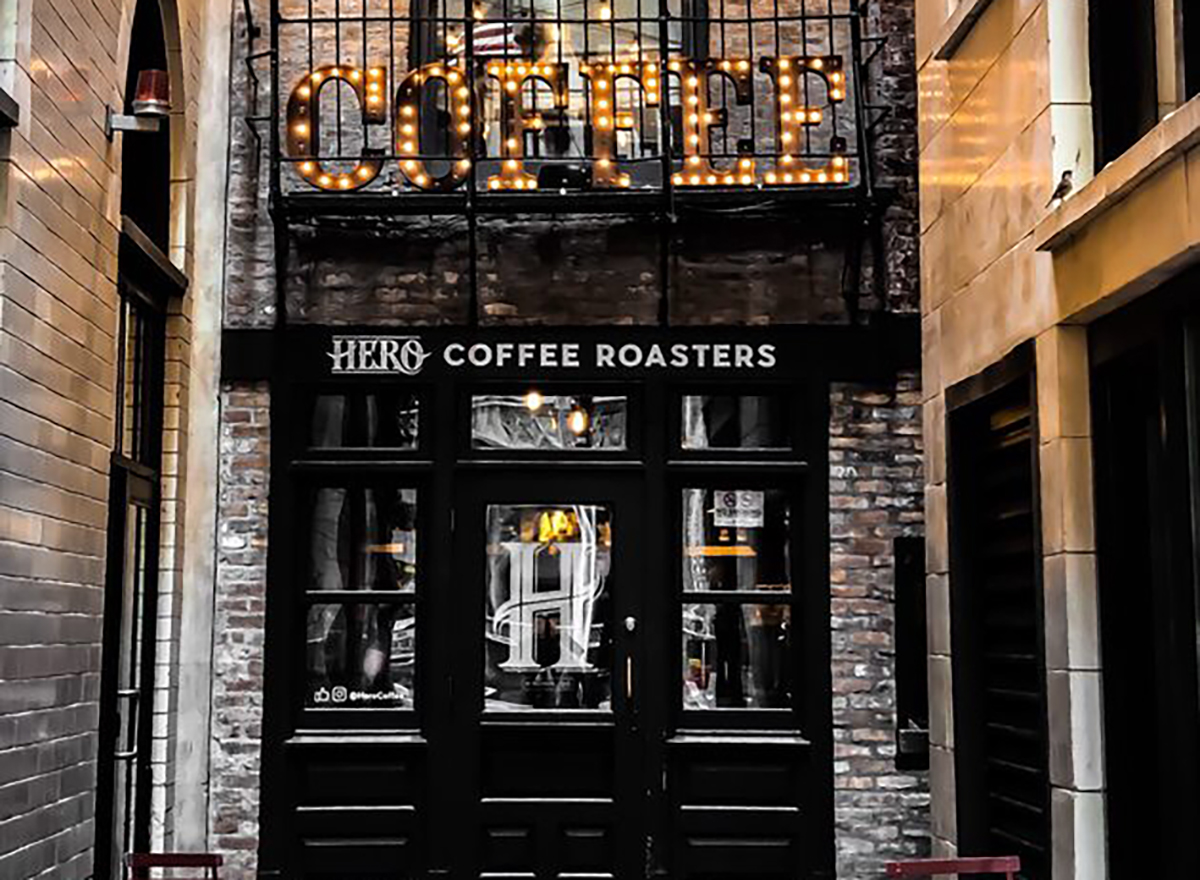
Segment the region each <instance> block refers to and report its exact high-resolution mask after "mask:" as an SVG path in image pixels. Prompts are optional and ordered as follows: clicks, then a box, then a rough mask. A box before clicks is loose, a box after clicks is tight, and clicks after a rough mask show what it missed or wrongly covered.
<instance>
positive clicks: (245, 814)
mask: <svg viewBox="0 0 1200 880" xmlns="http://www.w3.org/2000/svg"><path fill="white" fill-rule="evenodd" d="M270 402H271V400H270V394H269V392H268V390H267V385H266V383H258V384H243V385H234V384H229V383H225V384H223V385H222V387H221V415H220V426H221V427H220V430H221V439H220V475H219V479H220V487H219V491H218V501H217V515H218V526H217V544H218V550H217V582H216V591H215V592H216V598H215V602H216V608H215V613H214V615H213V633H214V636H213V693H212V700H213V708H212V748H211V752H210V761H211V777H210V780H211V781H210V789H209V797H210V800H209V813H210V815H209V840H210V846H211V847H212V848H213V849H214V850H215V851H217V852H221V853H223V854H224V855H225V861H226V867H225V869H224V873H223V874H222V877H224V878H226V880H253V878H254V876H255V866H256V862H257V848H258V803H259V791H258V778H259V755H260V741H261V738H262V707H263V691H262V688H263V618H264V614H265V611H266V567H267V501H268V499H267V482H268V473H267V472H268V465H269V456H270Z"/></svg>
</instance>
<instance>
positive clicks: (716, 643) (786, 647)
mask: <svg viewBox="0 0 1200 880" xmlns="http://www.w3.org/2000/svg"><path fill="white" fill-rule="evenodd" d="M791 611H792V610H791V606H788V605H749V604H747V605H742V604H722V605H711V604H707V605H693V604H687V605H684V606H683V707H684V708H685V709H783V708H788V707H790V706H791V703H792V680H791V661H790V655H791V645H790V639H789V632H790V629H791Z"/></svg>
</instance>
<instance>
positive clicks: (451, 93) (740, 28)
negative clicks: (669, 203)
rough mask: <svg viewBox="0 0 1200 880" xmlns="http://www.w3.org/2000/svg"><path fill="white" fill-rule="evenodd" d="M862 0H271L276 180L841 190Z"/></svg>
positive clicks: (351, 188) (455, 188) (854, 155)
mask: <svg viewBox="0 0 1200 880" xmlns="http://www.w3.org/2000/svg"><path fill="white" fill-rule="evenodd" d="M859 28H860V15H859V0H478V2H474V3H473V2H471V0H273V3H272V37H273V44H274V47H275V50H276V51H275V55H274V61H273V71H272V73H273V82H274V90H273V96H274V97H273V109H274V112H273V114H272V115H273V119H274V120H275V122H274V129H273V136H272V144H273V149H274V157H275V160H274V162H273V170H274V174H275V180H274V191H275V194H276V195H277V196H283V197H291V196H296V195H302V194H319V195H326V196H329V197H330V198H333V197H334V196H347V195H350V194H357V195H358V196H371V197H376V198H378V199H380V200H387V201H397V200H400V199H403V198H405V197H413V196H430V195H441V196H446V197H453V198H456V199H460V200H461V199H468V198H469V199H470V200H471V202H472V203H473V204H481V203H484V202H486V201H487V200H488V198H489V197H491V196H498V195H505V196H507V195H510V194H516V193H518V192H519V193H522V194H525V195H532V194H544V193H556V194H559V195H569V196H571V197H573V198H580V205H581V206H586V205H588V204H589V198H588V197H589V196H593V197H594V196H595V195H596V194H598V193H601V192H606V191H611V192H614V193H639V192H640V193H643V194H663V193H674V192H684V191H689V190H717V191H726V192H728V191H734V190H736V191H740V192H741V193H743V194H759V193H770V194H771V197H775V196H776V195H778V194H780V193H789V192H792V193H794V192H812V191H814V190H819V191H822V192H824V193H827V194H828V193H830V192H834V193H836V192H844V191H847V190H853V189H854V188H856V187H857V186H859V185H861V184H862V183H863V177H864V173H865V168H866V167H867V165H868V164H869V163H866V162H864V158H865V157H864V149H865V147H864V138H863V125H862V118H861V117H862V112H863V99H862V90H861V82H860V73H859V71H860V69H861V67H862V64H861V57H860V43H861V38H860V34H859Z"/></svg>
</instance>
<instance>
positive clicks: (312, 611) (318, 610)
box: [305, 603, 416, 709]
mask: <svg viewBox="0 0 1200 880" xmlns="http://www.w3.org/2000/svg"><path fill="white" fill-rule="evenodd" d="M415 621H416V618H415V614H414V609H413V608H412V606H410V605H408V604H407V603H405V604H397V605H385V604H341V603H323V604H318V605H313V606H312V607H310V608H309V609H308V692H307V694H306V697H305V705H307V706H309V707H317V708H362V707H372V706H377V707H380V708H387V709H411V708H412V707H413V665H414V660H415V657H416V653H415V637H416V630H415V627H414V623H415Z"/></svg>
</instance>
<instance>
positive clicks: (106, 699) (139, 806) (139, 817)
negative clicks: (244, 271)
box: [95, 217, 187, 880]
mask: <svg viewBox="0 0 1200 880" xmlns="http://www.w3.org/2000/svg"><path fill="white" fill-rule="evenodd" d="M119 247H120V276H119V279H118V290H119V293H120V301H119V313H120V317H119V321H118V346H117V353H118V360H117V381H116V387H115V389H114V402H115V403H114V405H115V417H114V420H113V423H114V434H113V436H114V443H113V453H112V455H111V461H110V486H109V501H108V507H109V515H108V536H107V567H106V571H105V603H104V604H105V614H104V639H103V657H102V663H101V682H100V707H101V712H100V719H99V723H98V730H99V746H98V749H99V754H98V757H97V782H96V792H97V797H96V829H97V833H96V859H95V870H96V876H97V877H108V876H109V875H108V871H109V868H110V865H111V864H112V861H113V859H112V856H113V853H112V847H113V845H114V843H115V840H114V835H115V833H116V829H115V828H114V827H113V821H114V819H115V810H114V800H113V799H114V796H115V790H116V767H117V763H118V762H120V761H124V762H126V763H127V764H128V765H129V766H131V767H132V768H133V774H134V776H135V781H134V786H135V793H136V801H135V803H134V804H133V805H132V807H133V812H132V815H127V816H126V825H127V826H128V827H131V828H132V834H133V839H132V850H131V851H134V852H144V851H146V850H147V849H149V846H150V807H151V794H152V788H153V786H152V782H153V776H152V766H151V757H152V756H151V748H152V745H153V715H154V686H155V665H154V664H155V653H156V647H157V638H156V635H155V633H156V622H157V619H158V574H159V571H158V562H159V559H158V557H159V553H158V550H159V544H160V533H161V507H162V505H161V486H160V467H161V459H162V432H163V408H164V392H163V382H164V376H165V366H166V364H165V358H166V320H167V305H168V302H169V300H170V297H172V296H174V295H179V294H182V293H183V291H184V290H185V289H186V287H187V279H186V277H184V276H183V275H182V273H180V272H179V271H178V270H177V269H176V268H175V267H174V266H172V265H171V264H170V261H169V260H167V258H166V256H165V255H164V254H163V253H162V251H160V250H159V249H158V247H157V246H156V245H154V244H153V242H151V241H150V239H149V237H148V236H146V235H145V233H143V232H142V231H141V230H140V229H139V228H138V226H137V225H136V224H135V223H134V222H133V221H132V220H131V219H130V218H128V217H122V223H121V238H120V245H119ZM127 311H128V312H136V313H137V315H138V318H139V321H140V322H141V325H140V327H139V336H138V337H137V339H136V342H137V344H138V345H139V346H140V350H139V351H138V352H137V354H136V355H135V359H134V361H133V366H134V369H135V370H136V371H137V376H136V377H135V381H137V382H138V387H137V388H136V391H137V392H138V396H137V397H135V400H134V405H133V408H132V415H133V416H134V418H135V420H136V423H135V426H134V437H133V440H134V443H135V448H132V449H125V448H124V443H123V435H124V432H125V428H126V426H125V416H126V407H125V404H124V401H123V394H124V388H125V381H126V374H125V371H126V366H127V363H128V359H127V358H126V356H125V353H126V345H127V344H128V339H127V337H126V333H125V329H126V328H125V321H126V313H127ZM130 505H136V506H138V507H141V508H143V509H144V510H145V511H146V541H147V550H146V559H147V571H146V573H145V589H144V593H143V594H142V595H141V597H140V599H141V607H140V608H139V609H137V610H136V611H135V615H134V626H135V628H137V629H138V634H137V639H138V641H139V647H140V654H139V656H137V657H136V658H134V659H133V662H134V663H135V664H136V665H137V666H138V668H139V670H140V676H141V677H140V679H139V682H138V687H137V688H136V689H135V690H131V691H127V692H122V691H120V690H119V670H118V668H117V666H118V663H119V658H120V655H121V651H122V646H121V640H122V639H125V638H129V637H130V635H131V634H130V633H126V632H124V631H123V629H122V625H121V624H122V608H123V605H124V583H123V582H124V578H125V576H126V574H127V567H128V566H129V565H130V564H131V563H133V562H134V561H133V560H130V559H127V558H126V547H125V536H126V531H125V528H126V526H127V519H126V517H127V515H128V509H129V506H130ZM122 701H124V703H125V704H127V705H129V706H130V707H131V708H130V710H129V711H131V712H133V713H134V718H135V722H134V729H133V735H132V738H133V740H134V748H133V749H131V750H130V753H128V754H117V744H118V742H120V740H121V730H120V725H121V723H122V722H123V721H124V720H125V719H123V718H122V717H121V715H120V714H119V713H120V709H119V708H118V707H119V706H120V705H121V704H122ZM114 880H115V878H114Z"/></svg>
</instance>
